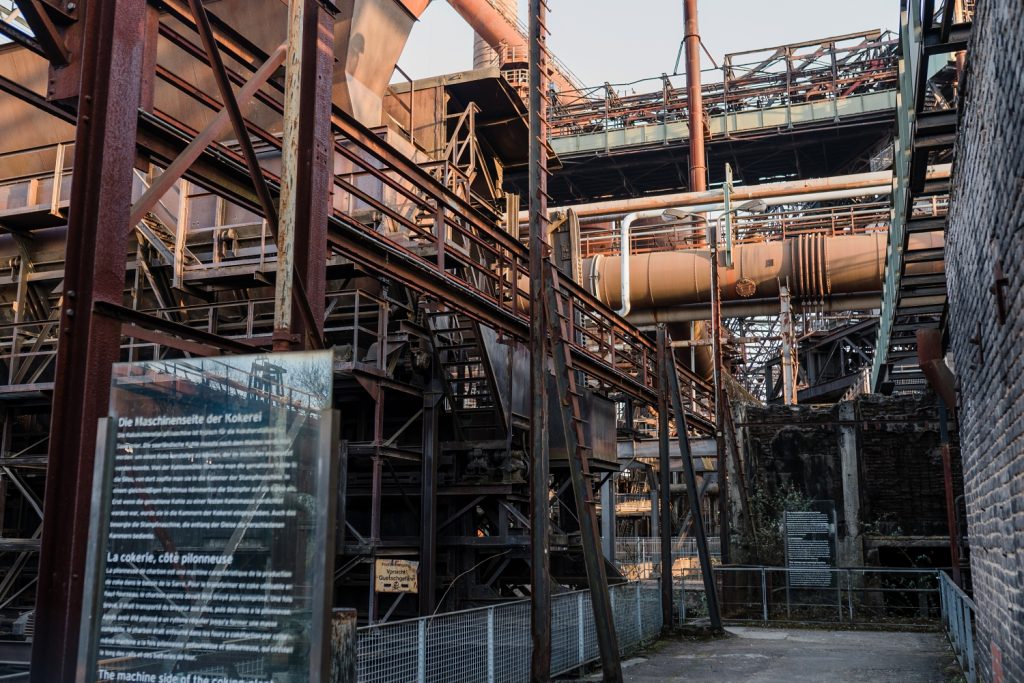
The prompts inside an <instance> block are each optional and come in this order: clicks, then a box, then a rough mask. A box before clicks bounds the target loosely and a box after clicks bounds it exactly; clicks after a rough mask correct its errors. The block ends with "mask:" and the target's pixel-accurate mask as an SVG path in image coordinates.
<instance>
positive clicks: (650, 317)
mask: <svg viewBox="0 0 1024 683" xmlns="http://www.w3.org/2000/svg"><path fill="white" fill-rule="evenodd" d="M881 305H882V293H881V292H861V293H857V294H833V295H832V296H831V297H829V298H828V299H826V300H825V301H823V302H821V303H814V304H813V306H811V305H806V306H804V305H800V304H793V309H794V311H802V310H813V311H817V312H821V313H841V312H843V311H870V310H871V309H874V308H878V307H879V306H881ZM779 308H780V307H779V299H778V297H776V298H774V299H757V300H743V301H723V302H722V317H723V318H749V317H754V316H768V315H778V314H779ZM707 318H708V305H707V304H706V303H704V304H690V305H688V306H673V307H672V308H657V309H651V310H649V311H633V312H632V313H631V314H630V315H629V322H630V323H631V324H632V325H635V326H636V327H638V328H639V329H641V330H649V329H652V328H653V327H655V326H656V325H658V324H660V323H665V324H667V325H680V324H682V323H701V322H702V321H706V320H707ZM705 324H707V323H706V322H705ZM709 336H710V333H709V332H707V331H705V330H698V332H697V334H696V335H695V338H697V339H707V338H708V337H709ZM672 338H673V339H676V338H677V337H676V336H673V337H672ZM696 349H697V354H698V355H699V354H700V353H701V351H704V352H705V353H706V354H707V355H708V358H707V359H706V360H701V359H698V368H697V371H698V372H699V373H702V376H703V377H707V376H708V375H709V372H710V371H709V370H708V369H707V368H710V362H711V361H710V353H711V347H710V346H698V347H696ZM700 363H703V365H700Z"/></svg>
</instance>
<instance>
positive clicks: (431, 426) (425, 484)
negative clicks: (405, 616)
mask: <svg viewBox="0 0 1024 683" xmlns="http://www.w3.org/2000/svg"><path fill="white" fill-rule="evenodd" d="M442 396H443V392H442V390H441V385H440V381H439V380H437V379H436V378H435V379H434V380H433V381H432V382H431V383H430V387H429V388H428V389H427V391H425V392H424V393H423V451H422V456H421V458H420V459H421V468H422V470H421V472H422V474H421V481H420V519H421V520H422V531H421V533H420V567H419V571H420V576H419V584H420V585H419V597H420V616H421V617H425V616H428V615H430V614H433V612H434V609H435V608H436V604H435V598H436V595H437V566H436V565H437V452H438V431H437V427H438V418H439V413H440V403H441V398H442Z"/></svg>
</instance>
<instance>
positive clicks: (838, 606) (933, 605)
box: [683, 566, 940, 627]
mask: <svg viewBox="0 0 1024 683" xmlns="http://www.w3.org/2000/svg"><path fill="white" fill-rule="evenodd" d="M714 573H715V586H716V591H717V593H718V601H719V605H720V607H721V613H722V618H723V619H724V620H725V621H726V622H731V623H744V622H761V623H764V624H767V623H770V622H777V621H782V622H799V623H808V624H850V625H886V626H894V627H896V626H919V625H934V624H935V623H936V621H938V619H939V616H940V604H939V603H940V595H939V583H938V582H939V572H937V571H936V570H935V569H903V568H886V567H879V568H874V567H858V568H820V569H819V568H815V569H793V568H787V567H761V566H752V567H715V568H714ZM683 581H684V585H685V587H686V590H687V591H689V592H691V594H692V593H696V594H699V595H702V594H703V587H702V586H701V585H700V571H699V569H694V570H688V571H687V572H686V573H685V574H684V576H683ZM686 616H687V617H688V618H691V619H693V618H700V617H703V616H706V612H704V611H703V610H701V609H691V610H690V611H689V613H688V614H687V615H686Z"/></svg>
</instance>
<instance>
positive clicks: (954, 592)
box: [939, 572, 978, 683]
mask: <svg viewBox="0 0 1024 683" xmlns="http://www.w3.org/2000/svg"><path fill="white" fill-rule="evenodd" d="M939 597H940V601H941V605H942V624H943V626H944V627H945V629H946V635H948V636H949V643H950V645H952V646H953V654H955V655H956V659H957V661H958V662H960V668H962V669H963V671H964V677H965V678H966V679H967V683H975V681H977V680H978V668H977V665H976V664H975V662H974V613H975V611H976V610H977V607H976V606H975V604H974V601H973V600H971V599H970V598H969V597H968V596H967V593H964V592H963V590H961V588H960V586H958V585H956V584H955V583H953V580H952V579H951V578H949V575H948V574H946V573H945V572H941V573H939Z"/></svg>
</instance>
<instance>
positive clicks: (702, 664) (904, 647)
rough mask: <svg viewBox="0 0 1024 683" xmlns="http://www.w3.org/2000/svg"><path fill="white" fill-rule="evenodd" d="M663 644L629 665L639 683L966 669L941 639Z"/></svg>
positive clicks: (768, 682) (898, 681)
mask: <svg viewBox="0 0 1024 683" xmlns="http://www.w3.org/2000/svg"><path fill="white" fill-rule="evenodd" d="M727 630H728V632H729V635H728V637H726V638H722V639H717V640H672V641H663V642H661V643H659V644H657V645H656V646H654V647H653V648H652V649H651V650H650V651H648V652H647V653H646V654H644V655H641V656H638V657H634V658H632V659H630V660H628V661H626V662H623V675H624V677H625V679H626V680H627V681H631V682H635V683H670V682H671V681H680V682H683V681H685V682H686V683H703V682H705V681H707V682H708V683H733V682H741V681H742V682H749V683H823V682H824V683H861V682H863V683H889V682H890V681H891V682H893V683H947V682H950V681H957V680H960V679H958V676H957V674H958V673H959V669H957V668H955V660H954V659H953V654H952V651H951V650H950V647H949V643H948V642H947V641H946V638H945V637H944V636H943V635H942V634H941V633H898V632H881V631H817V630H804V629H790V630H783V629H763V628H729V629H727Z"/></svg>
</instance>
